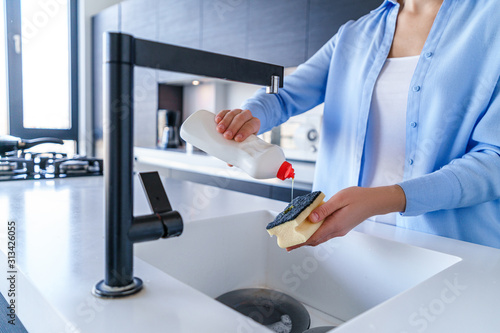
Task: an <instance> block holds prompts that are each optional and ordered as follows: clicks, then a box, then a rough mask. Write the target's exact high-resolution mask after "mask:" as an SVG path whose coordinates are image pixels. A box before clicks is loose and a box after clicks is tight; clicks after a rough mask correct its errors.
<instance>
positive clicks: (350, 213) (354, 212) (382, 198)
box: [287, 185, 406, 251]
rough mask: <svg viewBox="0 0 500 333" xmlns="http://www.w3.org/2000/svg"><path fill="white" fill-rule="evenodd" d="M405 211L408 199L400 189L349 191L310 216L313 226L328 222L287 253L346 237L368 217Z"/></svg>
mask: <svg viewBox="0 0 500 333" xmlns="http://www.w3.org/2000/svg"><path fill="white" fill-rule="evenodd" d="M405 207H406V197H405V194H404V191H403V189H402V188H401V187H400V186H399V185H392V186H380V187H372V188H366V187H358V186H354V187H348V188H346V189H343V190H342V191H340V192H338V193H336V194H335V195H334V196H332V197H331V198H330V199H329V200H328V201H327V202H326V203H324V204H323V205H321V206H319V207H317V208H316V209H314V210H313V211H312V212H311V214H310V215H309V220H310V221H311V222H319V221H321V220H323V219H324V220H325V221H324V222H323V224H322V225H321V227H319V229H318V230H317V231H316V232H315V233H314V234H313V235H312V236H311V237H310V238H309V239H308V240H307V241H306V242H305V243H302V244H299V245H295V246H291V247H288V248H287V251H291V250H294V249H296V248H299V247H301V246H304V245H310V246H316V245H319V244H321V243H323V242H326V241H327V240H329V239H331V238H334V237H341V236H345V235H346V234H347V233H348V232H349V231H350V230H351V229H352V228H354V227H355V226H357V225H358V224H360V223H361V222H363V221H364V220H366V219H367V218H369V217H372V216H375V215H382V214H387V213H391V212H404V210H405Z"/></svg>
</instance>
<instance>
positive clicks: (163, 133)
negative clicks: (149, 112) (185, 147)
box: [156, 109, 181, 149]
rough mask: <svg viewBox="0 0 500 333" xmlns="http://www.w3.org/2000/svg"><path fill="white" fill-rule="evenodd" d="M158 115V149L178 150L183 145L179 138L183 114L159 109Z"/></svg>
mask: <svg viewBox="0 0 500 333" xmlns="http://www.w3.org/2000/svg"><path fill="white" fill-rule="evenodd" d="M157 115H158V116H157V135H156V138H157V140H156V142H157V147H158V148H162V149H167V148H178V147H179V146H180V145H181V139H180V137H179V127H180V125H181V112H180V111H177V110H166V109H159V110H158V113H157Z"/></svg>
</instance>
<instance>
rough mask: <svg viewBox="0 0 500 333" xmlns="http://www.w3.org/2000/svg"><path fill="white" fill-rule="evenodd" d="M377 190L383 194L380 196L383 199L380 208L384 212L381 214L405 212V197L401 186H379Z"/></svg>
mask: <svg viewBox="0 0 500 333" xmlns="http://www.w3.org/2000/svg"><path fill="white" fill-rule="evenodd" d="M379 189H380V190H381V191H382V192H383V193H381V194H380V195H381V198H383V204H382V205H381V208H382V209H383V210H384V211H383V212H382V214H388V213H394V212H404V211H405V209H406V195H405V192H404V191H403V189H402V188H401V186H399V185H390V186H381V187H379Z"/></svg>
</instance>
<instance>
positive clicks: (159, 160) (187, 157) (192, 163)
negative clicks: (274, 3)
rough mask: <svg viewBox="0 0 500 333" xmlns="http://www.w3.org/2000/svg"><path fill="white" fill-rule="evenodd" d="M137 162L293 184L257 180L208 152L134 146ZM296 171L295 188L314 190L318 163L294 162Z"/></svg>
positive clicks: (254, 180)
mask: <svg viewBox="0 0 500 333" xmlns="http://www.w3.org/2000/svg"><path fill="white" fill-rule="evenodd" d="M134 156H135V159H136V161H137V162H139V163H145V164H151V165H157V166H161V167H165V168H169V169H176V170H183V171H190V172H195V173H199V174H205V175H210V176H218V177H223V178H231V179H237V180H242V181H247V182H252V183H260V184H266V185H272V186H278V187H287V188H289V187H291V185H292V181H291V180H290V179H287V180H285V181H282V180H279V179H255V178H252V177H250V176H249V175H247V174H246V173H245V172H243V171H242V170H240V169H238V168H236V167H229V166H227V164H226V163H225V162H223V161H221V160H219V159H217V158H215V157H212V156H209V155H206V154H205V153H186V152H183V151H178V150H162V149H155V148H142V147H134ZM291 163H292V166H293V168H294V170H295V185H294V186H295V187H296V188H301V187H307V188H308V189H309V190H310V187H311V186H312V183H313V180H314V169H315V164H314V163H311V162H301V161H291Z"/></svg>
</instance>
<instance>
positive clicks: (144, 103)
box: [120, 0, 161, 147]
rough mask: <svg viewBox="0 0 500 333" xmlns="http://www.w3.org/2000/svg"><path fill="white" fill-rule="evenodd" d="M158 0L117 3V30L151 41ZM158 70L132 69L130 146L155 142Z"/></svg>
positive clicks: (155, 30)
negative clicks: (132, 138)
mask: <svg viewBox="0 0 500 333" xmlns="http://www.w3.org/2000/svg"><path fill="white" fill-rule="evenodd" d="M160 2H161V1H158V0H128V1H123V2H122V3H121V4H120V6H121V10H120V12H121V15H120V23H121V32H123V33H127V34H130V35H132V36H134V37H136V38H142V39H151V40H155V39H157V36H158V10H159V4H160ZM157 82H158V72H157V71H155V70H152V69H147V68H140V67H136V68H134V145H135V146H140V147H154V146H155V144H156V135H155V133H156V110H157V108H158V83H157Z"/></svg>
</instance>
